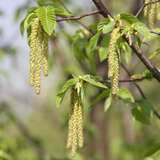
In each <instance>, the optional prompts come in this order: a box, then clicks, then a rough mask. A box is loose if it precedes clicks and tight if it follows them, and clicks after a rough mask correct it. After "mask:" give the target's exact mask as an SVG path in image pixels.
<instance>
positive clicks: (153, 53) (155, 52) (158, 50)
mask: <svg viewBox="0 0 160 160" xmlns="http://www.w3.org/2000/svg"><path fill="white" fill-rule="evenodd" d="M159 54H160V48H158V49H156V50H155V51H153V52H152V53H151V54H150V56H149V59H152V58H154V57H155V56H157V55H159Z"/></svg>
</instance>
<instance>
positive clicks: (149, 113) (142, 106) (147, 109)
mask: <svg viewBox="0 0 160 160" xmlns="http://www.w3.org/2000/svg"><path fill="white" fill-rule="evenodd" d="M132 115H133V116H134V118H135V119H136V120H137V121H139V122H141V123H144V124H146V125H149V124H150V121H151V119H152V118H153V106H152V104H151V103H150V102H149V101H147V100H145V99H142V100H141V101H139V102H138V103H137V104H134V105H133V109H132Z"/></svg>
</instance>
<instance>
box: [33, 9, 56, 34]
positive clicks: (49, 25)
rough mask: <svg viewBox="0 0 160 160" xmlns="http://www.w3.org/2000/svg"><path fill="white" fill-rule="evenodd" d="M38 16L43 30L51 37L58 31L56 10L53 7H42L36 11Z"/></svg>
mask: <svg viewBox="0 0 160 160" xmlns="http://www.w3.org/2000/svg"><path fill="white" fill-rule="evenodd" d="M36 13H37V16H38V18H39V19H40V21H41V24H42V26H43V29H44V30H45V31H46V32H47V33H48V35H51V34H52V33H53V31H55V29H56V16H55V9H54V8H53V7H51V6H47V7H40V8H38V9H37V10H36Z"/></svg>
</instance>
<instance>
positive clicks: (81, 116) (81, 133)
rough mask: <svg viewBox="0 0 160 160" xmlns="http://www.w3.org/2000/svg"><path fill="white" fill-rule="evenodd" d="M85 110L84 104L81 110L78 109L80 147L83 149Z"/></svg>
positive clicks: (80, 105) (80, 106)
mask: <svg viewBox="0 0 160 160" xmlns="http://www.w3.org/2000/svg"><path fill="white" fill-rule="evenodd" d="M82 112H83V109H82V104H81V102H80V104H79V108H78V138H79V139H78V140H79V147H80V148H82V147H83V142H84V138H83V113H82Z"/></svg>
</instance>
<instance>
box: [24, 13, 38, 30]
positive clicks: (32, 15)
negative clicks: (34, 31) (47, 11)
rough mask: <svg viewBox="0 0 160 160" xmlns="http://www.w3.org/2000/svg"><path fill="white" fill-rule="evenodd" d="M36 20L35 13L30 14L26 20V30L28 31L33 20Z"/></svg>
mask: <svg viewBox="0 0 160 160" xmlns="http://www.w3.org/2000/svg"><path fill="white" fill-rule="evenodd" d="M34 18H36V14H35V13H30V14H29V15H28V16H27V17H26V19H25V20H24V29H27V28H28V27H29V26H30V25H31V24H32V21H33V19H34Z"/></svg>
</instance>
